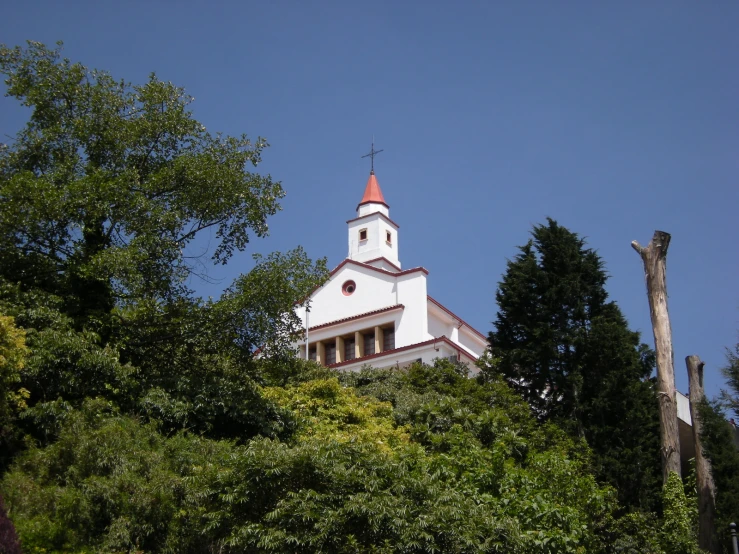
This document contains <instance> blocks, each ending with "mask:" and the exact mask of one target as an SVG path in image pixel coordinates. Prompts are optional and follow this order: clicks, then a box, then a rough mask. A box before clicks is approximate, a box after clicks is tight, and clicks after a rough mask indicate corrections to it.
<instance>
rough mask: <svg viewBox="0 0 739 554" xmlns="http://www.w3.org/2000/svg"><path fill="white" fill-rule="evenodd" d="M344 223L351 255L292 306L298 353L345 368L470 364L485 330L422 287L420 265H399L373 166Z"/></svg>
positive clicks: (396, 234)
mask: <svg viewBox="0 0 739 554" xmlns="http://www.w3.org/2000/svg"><path fill="white" fill-rule="evenodd" d="M347 227H348V238H349V256H348V257H347V258H346V259H345V260H344V261H343V262H341V263H340V264H339V265H338V266H337V267H336V268H334V270H333V271H331V274H330V277H329V280H328V282H327V283H325V284H324V285H323V286H322V287H320V288H318V289H317V290H315V291H314V292H313V293H312V294H311V295H310V297H309V298H308V299H307V301H305V302H304V303H303V304H302V306H301V307H299V308H297V314H298V316H299V317H300V318H301V321H303V324H304V325H305V328H306V330H307V332H306V335H307V339H306V340H305V341H304V342H303V344H302V345H300V351H301V357H303V358H305V357H306V356H307V357H308V358H310V359H312V360H316V361H317V362H319V363H321V364H323V365H326V366H329V367H334V368H341V369H342V370H348V371H352V370H358V369H360V368H361V367H362V366H364V365H371V366H372V367H376V368H385V367H403V366H405V365H408V364H410V363H413V362H415V361H421V362H424V363H431V362H433V360H434V359H436V358H447V359H451V360H456V361H460V362H462V363H465V364H467V365H469V367H470V370H471V371H473V372H475V371H476V368H475V366H474V361H475V360H477V358H478V357H479V356H481V355H482V353H483V352H484V351H485V348H486V347H487V338H486V337H485V335H483V334H482V333H480V332H479V331H478V330H476V329H474V328H473V327H472V326H470V325H469V324H468V323H466V322H465V321H464V320H463V319H462V318H461V317H459V316H458V315H456V314H455V313H454V312H452V311H451V310H450V309H448V308H446V307H445V306H443V305H442V304H441V303H440V302H438V301H437V300H435V299H434V298H432V297H430V296H429V295H428V292H427V287H426V278H427V277H428V274H429V272H428V271H427V270H426V269H424V268H423V267H414V268H410V269H402V265H401V262H400V251H399V242H400V241H399V232H398V231H399V226H398V224H397V223H395V222H394V221H393V220H392V219H390V206H388V204H387V203H386V202H385V197H384V196H383V194H382V190H381V189H380V184H379V183H378V181H377V177H376V176H375V172H374V169H373V170H372V171H371V172H370V176H369V179H368V180H367V186H366V187H365V190H364V195H363V196H362V200H361V201H360V202H359V205H358V206H357V215H356V217H354V218H353V219H350V220H349V221H347ZM306 306H308V307H309V309H308V312H307V313H306ZM306 344H307V353H306Z"/></svg>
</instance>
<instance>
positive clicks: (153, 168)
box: [0, 43, 690, 554]
mask: <svg viewBox="0 0 739 554" xmlns="http://www.w3.org/2000/svg"><path fill="white" fill-rule="evenodd" d="M0 73H3V74H4V75H5V76H6V77H7V79H6V84H7V85H8V93H9V95H10V96H13V97H15V98H17V99H19V100H20V101H21V102H22V103H23V104H24V105H25V106H27V107H29V108H30V109H31V119H30V122H29V123H28V125H27V126H26V128H24V129H23V130H22V131H21V132H20V133H19V134H18V136H17V137H16V138H15V140H14V141H13V142H12V144H10V145H8V146H6V147H4V148H3V149H2V151H1V152H0V386H1V387H2V388H1V389H0V394H1V395H2V396H0V432H1V433H2V434H1V435H0V440H1V441H2V444H0V446H1V447H2V448H1V449H0V452H1V453H2V456H3V457H2V458H0V492H2V495H3V497H4V499H5V502H6V505H7V514H9V516H10V518H11V519H12V521H13V523H14V524H15V527H16V529H17V531H18V535H19V536H20V540H21V543H22V547H23V549H24V551H25V552H46V553H51V552H177V553H188V552H192V553H200V552H219V553H227V552H255V553H269V552H275V553H277V552H296V553H297V552H306V553H307V552H336V553H341V552H347V553H348V552H352V553H354V552H368V553H369V552H375V553H381V552H409V553H415V552H417V553H421V552H423V553H427V552H428V553H430V552H439V553H441V552H444V553H454V552H457V553H463V552H469V553H481V552H483V553H484V552H489V553H493V552H505V553H521V554H523V553H527V554H528V553H541V554H554V553H578V554H584V553H616V552H620V553H634V554H635V553H637V552H639V553H654V554H664V553H665V552H668V551H669V552H672V551H674V549H673V546H674V545H676V544H683V545H684V544H687V543H686V540H687V542H688V543H689V542H690V541H689V539H685V537H686V536H687V535H686V533H687V532H688V531H687V529H688V527H686V525H684V523H685V518H684V517H682V516H683V515H684V514H685V513H686V512H685V510H684V509H682V508H685V506H686V502H685V500H684V499H682V498H681V497H680V495H679V494H675V491H674V490H672V489H670V490H666V495H665V499H666V500H668V501H669V502H668V505H667V508H668V509H666V511H665V515H666V517H667V516H668V519H666V520H665V521H664V522H663V521H660V520H659V519H658V518H657V516H656V515H655V514H653V513H647V512H643V511H634V510H630V504H627V505H623V504H621V503H619V500H618V497H619V496H624V497H626V498H631V497H632V496H633V495H634V494H635V493H633V492H624V491H630V490H631V489H628V487H640V486H641V487H647V489H645V490H648V485H649V483H648V481H647V480H646V478H645V477H644V475H646V474H647V470H646V469H643V468H642V467H641V466H635V467H634V468H632V470H635V471H636V474H637V479H635V480H634V483H631V484H628V483H622V482H621V481H619V479H620V473H619V471H620V470H613V471H612V472H611V473H609V472H610V471H611V470H610V469H609V470H608V471H606V470H605V469H604V468H606V467H609V466H608V463H611V462H612V463H614V464H629V463H641V461H640V459H639V458H638V456H637V455H636V454H634V453H640V452H641V451H639V449H640V448H646V445H647V442H648V441H647V442H644V443H642V442H639V441H636V440H635V439H634V438H629V437H626V436H622V435H619V434H618V433H619V430H618V429H617V428H616V427H613V428H610V430H609V428H607V427H606V426H604V427H603V428H602V429H601V430H600V431H598V432H596V431H595V430H593V428H590V427H587V426H586V425H583V424H582V421H583V419H578V418H580V417H581V416H580V414H590V416H591V417H592V418H593V419H594V420H595V421H601V419H599V417H600V416H599V412H598V411H599V410H603V413H605V414H608V417H609V418H610V417H615V415H614V414H621V416H622V417H623V421H622V422H621V424H622V425H623V424H625V425H627V426H629V427H628V428H629V429H630V430H631V432H634V433H635V434H636V435H641V434H645V436H647V437H649V436H650V435H649V432H648V429H649V425H648V421H647V419H648V418H647V419H645V418H646V416H645V415H644V413H646V412H643V411H640V410H642V408H641V407H640V406H641V404H639V402H640V398H641V396H640V395H641V394H642V392H643V391H648V390H649V389H648V385H645V387H647V388H644V389H643V390H642V388H640V386H641V385H640V384H644V383H643V382H642V381H640V380H639V379H638V378H636V379H635V378H634V377H635V376H637V377H638V376H639V375H642V374H641V373H640V371H642V372H643V371H646V369H648V368H649V357H648V356H647V355H646V354H645V353H644V352H642V351H639V350H638V337H637V336H636V335H635V334H633V333H630V332H628V330H627V329H626V328H625V324H624V323H623V319H622V318H621V317H620V314H619V313H618V312H617V309H616V308H615V306H611V305H609V304H606V305H604V306H601V304H602V302H601V304H599V303H598V302H599V301H593V302H592V303H591V304H592V306H594V307H596V308H598V309H600V310H601V312H599V314H600V315H599V318H600V319H593V320H592V321H591V320H587V321H586V322H585V324H586V325H585V326H586V327H587V329H588V333H586V335H587V336H591V335H592V336H595V337H599V338H598V339H597V344H598V345H599V348H602V350H601V351H599V352H596V351H595V350H594V349H591V350H590V351H588V352H587V355H586V356H584V357H583V360H582V363H581V366H578V367H581V368H584V367H586V366H588V367H591V368H592V371H591V372H590V373H592V375H593V378H592V379H593V380H592V381H591V380H589V379H582V382H581V383H579V384H577V385H576V386H575V385H571V384H568V382H567V380H566V379H560V380H556V381H552V384H556V385H558V386H562V389H561V390H562V393H563V395H564V396H566V397H567V398H573V399H575V400H577V401H576V402H570V404H569V405H568V407H565V408H564V409H559V408H556V407H555V406H554V403H552V402H549V403H548V404H547V405H537V414H539V415H542V414H543V413H544V412H543V410H548V411H550V412H551V414H550V416H551V417H543V418H542V419H549V420H550V421H548V422H543V421H537V419H536V418H535V417H534V416H533V415H532V413H531V410H530V406H529V404H528V403H527V402H525V401H524V400H523V399H522V398H521V397H520V396H519V395H517V394H515V393H514V392H513V391H512V390H511V388H510V386H509V384H508V383H506V382H505V381H504V380H503V379H502V378H501V377H499V376H498V375H497V374H496V372H494V371H493V370H492V369H493V368H492V366H491V367H488V368H487V371H486V372H485V374H484V376H483V377H482V378H479V379H470V378H468V376H467V368H466V367H464V366H456V365H454V364H451V363H450V362H448V361H441V362H438V363H436V364H435V365H434V366H433V367H429V366H422V365H413V366H411V367H409V368H405V369H396V370H393V371H390V370H371V369H366V370H364V371H362V372H359V373H353V374H340V373H336V372H333V371H329V370H326V369H324V368H321V367H319V366H317V365H315V364H313V363H310V362H304V361H301V360H298V359H296V358H295V357H294V356H293V355H292V352H291V350H290V347H289V345H290V343H291V341H292V340H294V336H295V333H296V332H298V331H299V329H298V327H297V323H298V322H297V321H296V318H295V315H294V311H293V308H294V306H295V303H296V302H297V301H299V300H300V299H302V298H305V297H306V295H307V294H309V292H310V291H311V290H313V289H314V288H315V287H317V286H319V285H320V284H321V283H322V282H323V280H324V279H325V278H326V268H325V263H324V262H323V261H318V262H312V261H311V260H309V259H308V258H307V256H306V255H305V253H304V252H303V251H302V250H300V249H296V250H294V251H292V252H288V253H285V254H279V253H275V254H272V255H270V256H266V257H264V258H257V259H256V260H255V266H254V268H253V269H252V270H251V271H249V272H248V273H247V274H245V275H242V276H241V277H239V278H238V279H237V280H236V281H235V282H234V283H233V284H232V285H231V287H229V288H228V289H227V290H226V292H225V293H224V294H223V295H222V296H221V297H220V298H218V299H216V300H207V301H206V300H202V299H199V298H196V297H195V296H194V295H193V294H192V291H190V290H189V287H188V286H187V284H188V279H189V278H191V277H193V275H194V272H196V270H197V271H200V270H199V269H198V268H199V267H202V266H199V265H198V264H200V263H202V260H201V259H200V258H197V259H193V258H192V257H191V256H192V252H190V251H188V248H191V247H192V243H193V241H195V240H196V239H197V237H198V236H199V235H200V234H202V233H203V232H206V233H207V232H208V230H212V231H213V235H214V236H213V237H211V238H213V239H214V242H215V245H216V246H215V252H214V261H215V262H225V261H226V260H228V258H229V257H230V256H232V255H233V254H234V253H235V252H236V251H239V250H242V249H244V248H245V246H246V244H247V242H248V239H249V235H250V233H251V234H255V235H257V236H262V235H264V234H265V233H266V232H267V227H266V218H267V217H268V216H269V215H271V214H272V213H274V211H275V210H277V209H279V205H278V203H277V200H278V199H279V198H280V197H281V196H282V189H281V187H280V185H279V184H278V183H274V182H273V181H272V180H271V179H270V178H269V177H263V176H260V175H257V174H254V173H251V172H249V171H247V169H246V166H247V164H255V163H256V162H257V161H258V160H259V157H260V154H261V151H262V149H263V147H264V146H265V143H264V141H263V140H261V139H260V140H258V141H257V143H256V144H254V145H252V144H250V143H249V142H248V141H247V140H246V139H245V138H243V137H242V138H238V139H237V138H231V137H222V136H220V135H210V134H209V133H207V132H206V131H205V129H204V127H203V126H202V125H201V124H200V123H198V122H197V121H195V120H194V119H193V117H192V114H190V112H189V111H188V110H187V105H188V103H189V99H188V98H187V97H186V96H185V95H184V92H183V91H182V90H181V89H179V88H177V87H174V86H173V85H171V84H170V83H164V82H161V81H159V80H158V79H156V78H155V77H153V76H152V77H151V79H150V80H149V81H148V82H147V83H146V84H144V85H141V86H132V85H129V84H127V83H124V82H119V81H117V80H115V79H113V78H112V77H111V76H109V75H108V74H107V73H104V72H99V71H89V70H87V69H86V68H85V67H83V66H82V65H80V64H76V63H71V62H70V61H68V60H65V59H61V57H60V53H59V51H58V50H50V49H47V48H46V47H44V46H43V45H40V44H37V43H30V45H29V47H28V48H27V49H25V50H24V49H21V48H13V49H11V48H6V47H0ZM198 256H199V255H198ZM591 262H592V260H591ZM596 265H597V264H596ZM596 269H597V268H596ZM593 276H594V278H595V280H596V284H597V281H598V279H599V276H598V275H597V271H596V272H595V273H594V274H593ZM596 288H597V287H596ZM596 292H598V291H597V290H596ZM604 299H605V297H603V300H604ZM581 335H582V334H581ZM581 335H578V337H579V338H580V339H582V336H581ZM611 340H613V344H611V343H610V341H611ZM619 341H622V342H619ZM257 353H259V355H257ZM499 354H500V353H499ZM614 357H615V358H616V359H618V360H619V361H620V362H621V365H623V366H624V368H625V370H624V372H623V373H619V374H614V373H612V372H610V371H609V369H608V368H609V367H610V366H608V364H607V360H611V359H612V358H614ZM501 360H503V361H502V363H503V367H505V364H506V363H507V362H506V361H505V358H504V357H501ZM534 361H536V360H534ZM532 367H533V366H532ZM578 371H580V370H578ZM563 375H564V376H565V377H567V376H569V375H570V374H569V373H568V372H564V373H563ZM573 375H575V372H573ZM577 375H580V376H582V375H583V372H582V371H580V373H577ZM596 378H597V379H600V380H601V381H602V383H600V385H597V383H596V381H595V379H596ZM596 385H597V386H596ZM618 386H624V387H625V389H624V391H623V392H622V393H621V394H620V395H616V396H615V397H614V399H613V400H611V399H610V398H609V397H608V396H607V391H610V393H613V392H614V387H618ZM599 387H602V388H603V389H604V391H603V394H600V393H598V390H600V389H599ZM542 390H544V389H542ZM565 393H566V395H565ZM573 393H574V394H573ZM567 395H569V396H567ZM628 395H632V396H633V400H629V399H628ZM552 398H553V399H554V400H556V401H559V399H558V398H557V397H552ZM528 400H529V401H530V402H532V403H536V400H535V399H532V398H528ZM550 400H551V399H550ZM611 402H612V403H613V405H611ZM632 409H633V412H634V413H632V411H630V410H632ZM647 411H648V410H647ZM552 414H556V417H555V416H554V415H552ZM572 414H574V416H573V415H572ZM571 416H572V417H571ZM609 421H610V420H609ZM578 422H579V423H578ZM573 424H577V425H573ZM609 424H610V423H609ZM639 425H643V427H639ZM560 426H563V427H564V429H566V431H565V430H563V428H562V427H560ZM573 429H580V430H582V432H573ZM607 432H612V433H614V437H615V439H614V446H613V449H614V450H613V452H612V455H611V457H610V458H609V457H608V456H609V455H607V453H604V452H605V451H604V450H603V449H604V446H603V440H602V437H603V436H605V434H606V433H607ZM598 433H601V434H598ZM586 439H587V441H592V444H593V446H594V447H595V455H591V449H590V448H589V446H588V442H587V441H586ZM645 440H646V439H645ZM656 455H657V449H656V447H655V450H654V456H655V457H656ZM619 456H623V458H619ZM657 463H658V462H657ZM593 467H595V468H596V471H595V472H594V471H593ZM619 467H620V466H619ZM644 467H646V466H644ZM603 475H606V476H608V475H615V476H616V478H613V479H603V478H602V477H603ZM599 477H600V480H599V479H598V478H599ZM604 481H610V482H612V483H613V484H615V485H617V486H618V487H621V486H622V485H623V486H624V487H625V488H624V490H623V491H622V490H621V489H620V488H618V489H616V488H613V487H612V486H611V485H609V484H608V482H604ZM673 489H674V487H673ZM631 504H632V505H635V504H638V503H637V502H632V503H631ZM644 504H645V505H646V504H647V503H646V502H645V503H644ZM673 508H674V509H673ZM5 513H6V512H5V511H4V510H3V509H2V505H0V532H2V533H4V535H2V536H7V537H11V538H13V537H14V536H15V535H14V531H13V529H12V526H11V525H9V520H8V519H7V518H6V517H5ZM673 515H675V517H673ZM678 516H679V517H678ZM670 517H671V518H672V519H669V518H670ZM680 518H682V519H680ZM675 522H678V523H680V525H678V526H675ZM673 527H674V529H673ZM680 541H682V542H680ZM3 546H4V545H3ZM15 546H17V545H15Z"/></svg>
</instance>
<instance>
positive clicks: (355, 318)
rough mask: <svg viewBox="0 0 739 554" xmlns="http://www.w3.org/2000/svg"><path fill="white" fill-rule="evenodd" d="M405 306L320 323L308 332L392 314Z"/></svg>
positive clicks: (395, 306) (388, 307) (396, 305)
mask: <svg viewBox="0 0 739 554" xmlns="http://www.w3.org/2000/svg"><path fill="white" fill-rule="evenodd" d="M404 309H405V306H404V305H403V304H395V305H394V306H387V307H386V308H380V309H378V310H372V311H371V312H364V313H362V314H357V315H353V316H349V317H344V318H342V319H335V320H334V321H328V322H326V323H321V324H320V325H315V326H313V327H309V328H308V331H318V330H320V329H326V328H327V327H333V326H335V325H341V324H343V323H347V322H349V321H357V320H360V319H366V318H369V317H373V316H376V315H378V314H384V313H387V312H393V311H395V310H404Z"/></svg>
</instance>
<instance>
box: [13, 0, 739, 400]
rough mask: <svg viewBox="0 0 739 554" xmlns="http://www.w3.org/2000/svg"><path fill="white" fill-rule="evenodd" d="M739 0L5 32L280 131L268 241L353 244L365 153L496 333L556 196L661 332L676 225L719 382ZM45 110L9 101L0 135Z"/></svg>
mask: <svg viewBox="0 0 739 554" xmlns="http://www.w3.org/2000/svg"><path fill="white" fill-rule="evenodd" d="M737 28H739V3H737V2H735V1H733V0H725V1H716V2H701V3H696V2H694V1H682V0H666V1H657V0H650V1H648V2H637V1H626V2H587V1H582V2H574V1H563V2H549V1H541V2H535V1H520V2H513V1H506V2H503V1H500V2H496V1H492V0H490V1H460V2H456V3H452V2H435V1H429V2H420V1H416V2H413V1H401V2H397V1H396V2H385V1H373V2H362V3H360V2H347V1H343V2H339V1H337V2H330V1H315V2H298V1H294V2H282V1H275V2H259V3H258V2H210V3H208V4H207V5H206V3H195V2H176V3H175V2H164V1H161V2H139V1H128V2H116V3H112V2H64V3H62V2H50V1H36V2H11V3H6V5H4V7H3V17H2V19H0V42H4V43H5V44H7V45H16V44H22V43H23V42H24V41H25V40H26V39H31V40H37V41H41V42H46V43H48V44H51V43H53V42H56V41H57V40H63V41H64V42H65V55H66V56H67V57H69V58H71V59H73V60H76V61H81V62H83V63H84V64H86V65H87V66H89V67H97V68H101V69H106V70H108V71H110V72H111V73H112V74H113V75H114V76H116V77H118V78H124V79H126V80H128V81H132V82H134V83H136V82H142V81H144V80H145V79H146V77H147V75H148V74H149V73H151V72H156V73H157V75H158V76H159V77H160V78H161V79H164V80H168V81H172V82H174V83H176V84H177V85H180V86H183V87H185V88H186V89H187V91H188V92H189V93H190V94H191V95H192V96H194V97H195V99H196V100H195V102H194V104H193V106H192V107H193V110H194V113H195V116H196V117H197V118H198V119H199V120H200V121H201V122H202V123H203V124H204V125H206V127H207V128H208V129H209V130H211V131H222V132H224V133H227V134H241V133H248V134H249V135H251V136H253V137H256V136H264V137H266V138H267V139H268V140H269V142H270V144H271V147H270V148H269V149H268V150H267V151H266V152H265V156H264V163H263V164H262V165H261V166H260V171H262V172H265V173H270V174H271V175H272V176H273V177H274V178H275V179H277V180H280V181H281V182H282V184H283V186H284V188H285V189H286V191H287V197H286V198H285V200H284V202H283V208H284V209H283V211H282V212H281V213H280V214H278V215H277V216H275V217H274V218H273V219H272V220H271V236H270V237H269V238H268V239H266V240H262V241H256V242H254V243H252V245H251V248H250V249H249V250H248V251H247V252H246V253H244V254H241V255H240V256H239V257H237V258H235V259H233V260H232V261H231V262H230V263H229V264H228V265H227V266H226V267H220V268H214V269H212V270H211V272H210V274H211V277H212V278H213V279H214V280H215V281H216V283H213V284H206V283H202V282H201V283H193V285H194V286H195V288H196V289H197V290H198V292H199V293H200V294H202V295H204V296H207V295H213V296H218V295H219V294H220V291H221V290H222V289H223V288H224V287H226V286H228V285H229V284H230V282H231V281H232V279H233V278H234V277H235V275H237V274H238V273H239V272H241V271H246V270H248V269H249V267H250V266H251V257H250V254H251V253H252V252H263V253H266V252H269V251H273V250H287V249H290V248H293V247H295V246H297V245H299V244H300V245H302V246H303V247H304V248H305V249H306V250H307V251H308V253H309V255H311V256H312V257H321V256H327V257H328V260H329V265H331V266H334V265H336V264H338V263H339V262H340V261H341V260H342V259H343V258H344V257H345V256H346V251H347V237H346V223H345V222H346V220H347V219H350V218H352V217H353V216H354V209H355V208H356V204H357V202H358V201H359V199H360V198H361V195H362V192H363V188H364V185H365V182H366V179H367V175H368V171H369V163H368V160H362V159H360V156H361V155H363V154H365V153H366V152H367V151H368V150H369V147H370V142H371V139H372V135H373V134H374V136H375V138H376V147H377V148H378V149H384V152H383V153H381V154H380V155H379V156H378V157H377V159H376V162H375V167H376V172H377V176H378V179H379V182H380V185H381V187H382V189H383V192H384V194H385V198H386V200H387V201H388V203H389V204H390V207H391V217H392V218H393V219H394V220H395V221H396V222H397V223H399V225H400V236H399V247H400V257H401V262H402V263H403V266H404V267H413V266H417V265H422V266H424V267H426V268H427V269H428V270H429V271H430V275H429V280H428V282H429V293H430V294H431V295H432V296H434V297H435V298H437V300H439V301H440V302H442V303H444V304H445V305H447V306H448V307H449V308H451V309H452V310H454V311H455V312H457V313H458V314H459V315H460V316H461V317H463V318H464V319H466V320H467V321H468V322H469V323H470V324H472V325H474V326H476V327H477V328H478V329H479V330H481V331H483V332H485V333H487V332H488V331H489V330H490V329H491V328H492V324H491V322H492V321H493V319H494V317H495V311H496V305H495V299H494V294H495V289H496V285H497V282H498V280H499V279H500V276H501V274H502V273H503V271H504V270H505V263H506V259H507V258H510V257H512V256H514V255H515V253H516V246H517V245H521V244H523V243H525V242H526V240H527V239H528V234H529V231H530V229H531V226H532V225H534V224H537V223H541V222H543V221H544V220H545V218H546V217H547V216H549V217H552V218H554V219H556V220H558V221H559V223H561V224H562V225H564V226H566V227H568V228H569V229H571V230H573V231H575V232H578V233H580V234H581V235H584V236H586V237H587V240H588V242H589V245H590V246H591V247H593V248H595V249H597V250H598V252H599V253H600V255H601V256H602V257H603V259H604V260H605V262H606V265H607V269H608V272H609V274H610V276H611V278H610V280H609V282H608V290H609V292H610V294H611V296H612V298H613V299H615V300H616V301H617V302H618V303H619V305H620V306H621V308H622V309H623V311H624V313H625V314H626V317H627V318H628V320H629V322H630V325H631V326H632V328H634V329H638V330H640V331H642V333H643V339H644V340H645V341H646V342H647V343H649V344H652V343H653V339H652V334H651V326H650V322H649V310H648V305H647V298H646V294H645V286H644V280H643V271H642V266H641V262H640V260H639V258H638V256H637V254H636V253H635V252H634V251H633V250H632V249H631V248H630V246H629V243H630V242H631V241H632V240H634V239H637V240H639V241H640V242H641V243H642V244H646V243H647V242H648V241H649V239H650V238H651V236H652V233H653V231H654V230H655V229H661V230H664V231H668V232H670V233H671V234H672V244H671V246H670V251H669V256H668V290H669V294H670V298H669V308H670V315H671V318H672V327H673V340H674V344H675V362H676V364H675V367H676V377H677V383H678V388H679V389H681V390H682V391H684V392H687V377H686V371H685V365H684V361H683V360H684V358H685V356H687V355H689V354H699V355H700V356H701V357H702V359H703V360H704V361H705V362H706V364H707V366H706V367H707V369H706V372H707V373H706V386H707V389H708V392H709V393H710V394H715V393H716V392H718V389H719V388H720V386H722V384H723V379H722V378H721V377H720V375H719V372H718V368H719V367H720V366H721V365H723V364H724V362H725V357H724V347H726V346H731V345H733V344H735V343H736V342H737V330H738V329H739V287H738V286H737V285H738V284H737V279H736V275H737V270H738V269H739V263H738V259H737V252H738V251H739V249H737V239H738V238H739V232H738V231H739V224H738V223H737V221H738V218H737V215H736V214H737V209H738V208H739V187H738V186H737V175H739V172H738V170H739V156H738V154H739V33H738V32H737ZM25 117H26V114H25V113H24V112H23V111H22V110H21V109H19V108H18V107H17V106H16V105H15V104H14V101H11V100H9V99H6V98H2V99H0V133H2V134H3V135H12V133H13V132H14V131H15V130H17V129H18V128H19V127H20V126H21V125H22V123H23V122H24V120H25Z"/></svg>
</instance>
